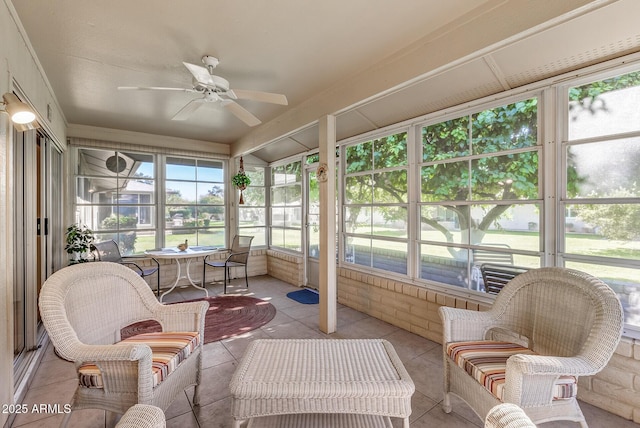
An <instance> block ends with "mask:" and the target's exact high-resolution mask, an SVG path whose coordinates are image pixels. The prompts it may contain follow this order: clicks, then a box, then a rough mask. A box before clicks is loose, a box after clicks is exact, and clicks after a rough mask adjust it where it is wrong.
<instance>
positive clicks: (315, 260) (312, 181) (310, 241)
mask: <svg viewBox="0 0 640 428" xmlns="http://www.w3.org/2000/svg"><path fill="white" fill-rule="evenodd" d="M306 193H307V215H306V218H307V221H306V229H307V266H306V271H307V284H306V285H307V287H311V288H314V289H317V288H318V285H319V277H320V190H319V188H318V179H317V177H316V171H315V169H307V192H306Z"/></svg>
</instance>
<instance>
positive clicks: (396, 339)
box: [12, 276, 638, 428]
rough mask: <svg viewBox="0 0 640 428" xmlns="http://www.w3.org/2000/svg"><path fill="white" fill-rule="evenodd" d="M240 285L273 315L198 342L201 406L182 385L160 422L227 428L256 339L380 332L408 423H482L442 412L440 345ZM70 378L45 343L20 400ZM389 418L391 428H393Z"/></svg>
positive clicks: (462, 427) (64, 399) (57, 393)
mask: <svg viewBox="0 0 640 428" xmlns="http://www.w3.org/2000/svg"><path fill="white" fill-rule="evenodd" d="M234 283H237V284H238V285H239V287H231V288H228V290H227V291H228V293H234V292H237V293H242V294H246V295H252V296H255V297H259V298H262V299H266V300H268V301H270V302H271V303H272V304H273V305H274V306H275V307H276V308H277V314H276V316H275V318H274V319H273V320H272V321H271V322H270V323H269V324H267V325H265V326H264V327H262V328H260V329H257V330H254V331H251V332H249V333H246V334H244V335H242V336H237V337H234V338H231V339H227V340H223V341H220V342H214V343H209V344H207V345H205V346H204V373H203V383H202V393H201V397H202V398H201V404H200V406H199V407H193V405H192V402H191V400H192V396H193V388H191V389H189V390H187V391H185V393H184V394H183V395H181V396H180V397H179V398H178V399H176V401H174V403H173V404H172V405H171V407H169V409H167V411H166V416H167V427H170V428H172V427H179V428H195V427H202V428H204V427H206V428H218V427H220V428H227V427H230V426H231V417H230V410H229V409H230V404H231V397H230V395H229V391H228V384H229V381H230V379H231V376H232V374H233V372H234V370H235V368H236V366H237V364H238V360H239V359H240V357H241V356H242V353H243V351H244V350H245V348H246V347H247V345H248V344H249V342H251V341H252V340H254V339H258V338H326V337H332V338H385V339H387V340H389V341H390V342H391V343H392V344H393V346H394V347H395V349H396V351H397V352H398V355H399V356H400V358H401V359H402V361H403V363H404V365H405V367H406V368H407V371H408V372H409V374H410V375H411V377H412V379H413V381H414V383H415V385H416V392H415V394H414V395H413V398H412V411H413V412H412V415H411V426H412V427H413V428H422V427H429V428H434V427H438V428H439V427H448V428H449V427H450V428H474V427H482V421H481V420H480V419H479V418H478V417H477V416H476V415H475V414H474V413H473V411H471V409H470V408H469V407H468V406H467V405H466V404H464V403H463V402H462V401H460V400H454V401H453V408H454V411H453V412H452V413H450V414H446V413H444V412H443V411H442V409H441V405H440V404H441V401H442V360H441V359H442V355H441V352H442V351H441V347H440V345H439V344H437V343H435V342H432V341H430V340H427V339H424V338H422V337H420V336H416V335H415V334H411V333H408V332H406V331H404V330H402V329H399V328H397V327H394V326H392V325H390V324H387V323H385V322H383V321H380V320H377V319H375V318H372V317H369V316H367V315H365V314H362V313H360V312H357V311H355V310H353V309H351V308H348V307H345V306H342V305H338V328H337V333H335V334H332V335H330V336H327V335H325V334H323V333H322V332H320V330H319V329H318V305H303V304H300V303H297V302H295V301H293V300H291V299H289V298H287V297H286V293H288V292H289V291H294V290H296V289H297V288H296V287H293V286H291V285H288V284H286V283H284V282H282V281H279V280H277V279H275V278H271V277H269V276H260V277H253V278H250V281H249V286H250V288H249V289H248V290H247V289H245V288H244V287H243V285H244V281H242V280H235V281H234ZM207 288H208V290H209V294H210V295H216V294H221V293H222V286H221V285H209V286H208V287H207ZM198 297H202V292H201V291H198V290H195V289H194V288H192V287H188V288H179V289H176V290H175V291H174V292H172V293H171V294H169V295H168V296H166V297H165V301H166V302H175V301H180V300H188V299H193V298H198ZM76 384H77V380H76V376H75V370H74V368H73V364H71V363H69V362H66V361H63V360H61V359H59V358H57V357H56V356H55V354H54V353H53V350H52V349H51V346H49V349H47V350H46V355H45V357H44V358H43V360H42V362H41V364H40V367H39V368H38V374H37V377H36V380H35V381H34V382H33V384H32V385H31V387H30V389H29V391H28V393H27V396H26V398H25V402H26V404H28V405H29V406H30V407H31V406H32V405H33V404H34V403H36V404H39V403H60V404H61V405H63V404H66V403H69V402H70V399H71V397H72V395H73V391H74V390H75V387H76ZM581 407H582V410H583V412H584V413H585V416H586V418H587V422H588V423H589V426H590V428H600V427H602V428H604V427H606V428H611V427H616V428H617V427H620V428H627V427H629V428H630V427H634V428H637V427H638V425H636V424H635V423H633V422H631V421H628V420H625V419H622V418H620V417H617V416H615V415H612V414H610V413H607V412H605V411H603V410H601V409H599V408H597V407H594V406H590V405H588V404H585V403H581ZM104 419H105V417H104V412H102V411H99V410H80V411H76V412H74V413H73V415H72V417H71V421H70V426H71V427H74V428H76V427H77V428H85V427H86V428H89V427H91V428H94V427H103V426H104V423H105V422H104ZM61 420H62V415H57V414H56V415H52V414H50V413H49V414H47V413H43V414H38V413H31V414H25V415H19V416H18V417H16V419H15V420H14V422H13V424H12V427H16V428H17V427H20V428H35V427H39V428H45V427H46V428H48V427H58V425H59V423H60V421H61ZM400 422H401V421H400V420H397V419H396V420H394V421H393V423H394V427H400V426H402V424H401V423H400ZM540 426H541V427H545V428H557V427H578V426H579V425H578V424H576V423H572V422H562V423H558V422H554V423H548V424H543V425H540Z"/></svg>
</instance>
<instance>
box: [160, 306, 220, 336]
mask: <svg viewBox="0 0 640 428" xmlns="http://www.w3.org/2000/svg"><path fill="white" fill-rule="evenodd" d="M208 308H209V302H202V301H200V302H184V303H174V304H171V305H160V306H157V307H155V308H154V309H155V311H154V318H156V319H157V320H158V321H160V322H161V324H162V325H163V326H164V329H165V331H198V332H200V334H201V335H204V318H205V315H206V313H207V309H208Z"/></svg>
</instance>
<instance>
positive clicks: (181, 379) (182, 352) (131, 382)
mask: <svg viewBox="0 0 640 428" xmlns="http://www.w3.org/2000/svg"><path fill="white" fill-rule="evenodd" d="M39 306H40V312H41V314H42V321H43V323H44V326H45V328H46V329H47V332H48V333H49V337H50V338H51V341H52V343H53V345H54V347H55V349H56V352H57V353H58V355H60V356H61V357H62V358H65V359H67V360H70V361H73V362H74V363H75V365H76V370H77V371H78V377H79V385H78V388H77V390H76V393H75V395H74V398H73V402H72V408H73V409H74V410H75V409H86V408H94V409H104V410H106V411H108V412H113V413H114V414H124V413H125V412H126V411H127V409H129V408H130V407H131V406H133V405H135V404H150V405H154V406H157V407H159V408H160V409H162V410H166V409H167V408H168V407H169V405H170V404H171V402H172V401H173V400H174V399H175V398H176V396H178V394H179V393H181V392H182V391H184V389H185V388H187V387H189V386H190V385H196V388H195V394H194V399H193V400H194V403H195V404H197V403H198V402H199V388H198V386H199V384H200V378H201V368H202V339H203V338H204V319H205V313H206V311H207V308H208V306H209V305H208V303H207V302H190V303H180V304H174V305H166V306H165V305H163V304H161V303H159V302H158V300H157V299H156V297H155V296H154V295H153V292H152V291H151V289H150V288H149V286H148V285H147V283H146V282H145V280H144V279H142V278H141V277H140V276H139V275H138V274H137V273H136V272H134V271H133V270H131V269H129V268H128V267H126V266H123V265H120V264H117V263H109V262H95V263H83V264H78V265H73V266H69V267H66V268H64V269H61V270H59V271H58V272H56V273H54V274H53V275H52V276H51V277H50V278H49V279H48V280H47V281H46V282H45V284H44V285H43V287H42V292H41V293H40V301H39ZM147 319H154V320H156V321H158V322H159V323H160V325H161V326H162V329H163V333H155V334H152V335H151V336H146V337H141V335H138V336H135V337H134V338H131V339H127V340H126V341H122V342H120V329H121V328H122V327H124V326H127V325H129V324H132V323H135V322H137V321H142V320H147ZM171 332H173V334H170V333H171ZM153 341H155V343H156V345H157V344H160V346H161V347H162V348H163V351H162V352H152V349H153V345H150V343H152V342H153ZM118 342H120V343H118ZM166 348H171V353H168V352H166V350H167V349H166ZM152 361H153V362H154V363H155V364H154V368H153V369H152ZM158 364H160V365H163V367H160V368H158V367H156V366H157V365H158ZM167 371H168V372H169V374H168V375H167ZM70 415H71V413H69V414H67V415H66V416H65V419H64V420H63V422H62V426H66V424H67V423H68V420H69V417H70Z"/></svg>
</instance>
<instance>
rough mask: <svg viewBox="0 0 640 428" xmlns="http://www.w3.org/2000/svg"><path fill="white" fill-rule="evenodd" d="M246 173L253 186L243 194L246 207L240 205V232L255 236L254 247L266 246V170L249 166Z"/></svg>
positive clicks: (246, 167)
mask: <svg viewBox="0 0 640 428" xmlns="http://www.w3.org/2000/svg"><path fill="white" fill-rule="evenodd" d="M245 173H246V174H247V175H248V176H249V178H250V179H251V184H250V185H249V187H247V188H246V189H245V190H244V192H243V195H244V205H239V209H238V214H239V216H238V228H239V229H238V230H239V233H240V234H241V235H249V236H253V241H252V245H253V246H264V245H267V205H266V204H267V201H266V192H267V188H266V187H265V168H264V167H261V166H252V165H247V166H245Z"/></svg>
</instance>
